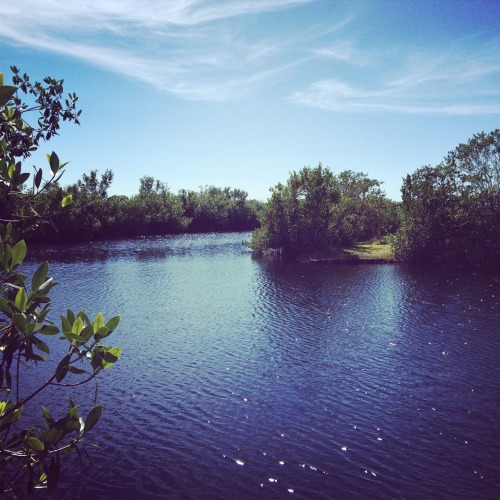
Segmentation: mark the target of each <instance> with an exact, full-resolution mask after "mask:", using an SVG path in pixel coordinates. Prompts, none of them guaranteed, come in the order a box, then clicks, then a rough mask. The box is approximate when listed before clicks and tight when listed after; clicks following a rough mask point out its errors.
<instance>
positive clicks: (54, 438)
mask: <svg viewBox="0 0 500 500" xmlns="http://www.w3.org/2000/svg"><path fill="white" fill-rule="evenodd" d="M63 432H64V431H63V429H57V428H55V427H53V428H52V429H49V430H48V431H47V432H46V433H45V435H44V441H45V442H46V443H50V444H56V443H57V442H58V441H59V439H61V436H62V435H63Z"/></svg>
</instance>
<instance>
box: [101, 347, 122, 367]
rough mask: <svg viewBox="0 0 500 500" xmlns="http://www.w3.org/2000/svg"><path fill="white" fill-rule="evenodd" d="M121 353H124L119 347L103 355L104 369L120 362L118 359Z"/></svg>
mask: <svg viewBox="0 0 500 500" xmlns="http://www.w3.org/2000/svg"><path fill="white" fill-rule="evenodd" d="M121 353H122V349H120V348H119V347H112V348H110V349H109V350H108V351H107V352H105V353H104V355H103V360H102V367H103V368H109V367H110V366H112V365H114V364H115V363H116V362H117V361H118V359H119V358H120V356H121Z"/></svg>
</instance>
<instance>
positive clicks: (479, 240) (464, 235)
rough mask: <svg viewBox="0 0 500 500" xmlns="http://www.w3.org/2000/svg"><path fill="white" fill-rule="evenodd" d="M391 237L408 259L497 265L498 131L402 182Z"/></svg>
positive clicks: (499, 229) (499, 203)
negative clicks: (399, 220) (398, 225)
mask: <svg viewBox="0 0 500 500" xmlns="http://www.w3.org/2000/svg"><path fill="white" fill-rule="evenodd" d="M401 192H402V198H403V202H402V212H401V213H402V223H401V228H400V229H399V231H398V233H397V234H396V237H395V238H394V250H395V254H396V256H397V257H398V258H400V259H402V260H405V261H407V262H415V263H426V264H438V265H453V266H460V267H498V266H499V264H500V130H499V129H496V130H494V131H492V132H490V133H488V134H485V133H484V132H482V133H479V134H475V135H474V136H473V137H472V138H471V139H470V140H469V141H468V142H467V143H465V144H460V145H459V146H458V147H457V148H456V149H455V150H454V151H452V152H450V153H448V155H447V156H446V157H445V159H444V160H443V162H442V163H440V164H439V165H437V166H436V167H431V166H426V167H422V168H420V169H418V170H417V171H416V172H414V173H413V174H412V175H408V176H407V177H406V179H405V180H404V183H403V187H402V189H401Z"/></svg>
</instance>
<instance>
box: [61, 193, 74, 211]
mask: <svg viewBox="0 0 500 500" xmlns="http://www.w3.org/2000/svg"><path fill="white" fill-rule="evenodd" d="M72 203H73V195H72V194H68V195H67V196H65V197H64V198H63V199H62V200H61V207H62V208H65V207H69V206H70V205H71V204H72Z"/></svg>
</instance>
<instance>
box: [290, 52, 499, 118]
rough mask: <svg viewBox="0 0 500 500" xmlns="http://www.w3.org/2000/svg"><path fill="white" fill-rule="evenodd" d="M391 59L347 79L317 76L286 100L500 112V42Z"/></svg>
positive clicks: (355, 107)
mask: <svg viewBox="0 0 500 500" xmlns="http://www.w3.org/2000/svg"><path fill="white" fill-rule="evenodd" d="M478 49H479V50H478ZM318 55H319V56H322V57H328V56H329V55H330V54H329V52H328V51H327V50H325V51H320V52H318ZM331 57H332V58H333V59H338V60H340V61H343V60H346V61H350V60H351V59H352V57H351V55H350V53H349V50H345V51H340V54H337V53H336V52H335V51H333V53H332V54H331ZM391 64H392V68H383V69H382V68H380V69H379V70H378V71H374V70H373V68H368V69H362V70H361V71H360V72H359V73H357V74H356V75H355V76H354V77H353V78H351V79H338V78H324V79H321V80H317V81H315V82H312V83H310V84H308V85H307V86H305V88H303V89H300V90H296V91H295V92H293V93H292V94H291V96H290V100H291V101H293V102H295V103H299V104H303V105H307V106H312V107H316V108H321V109H325V110H331V111H340V112H352V111H358V112H360V111H363V112H367V111H368V112H370V111H392V112H400V113H411V114H446V115H474V114H496V113H500V85H499V81H500V43H499V44H496V46H495V44H493V46H492V45H488V44H486V45H484V46H482V47H479V48H478V47H476V50H475V51H474V53H471V52H470V51H467V50H466V49H464V48H463V47H459V48H456V49H455V50H449V51H447V52H446V53H443V54H441V55H434V54H428V53H410V54H405V53H402V54H400V56H399V57H398V58H396V59H393V60H391ZM374 75H376V76H374ZM380 75H383V76H380Z"/></svg>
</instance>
